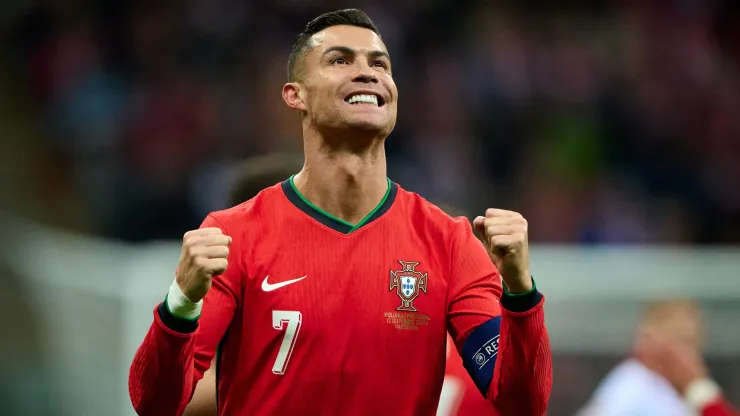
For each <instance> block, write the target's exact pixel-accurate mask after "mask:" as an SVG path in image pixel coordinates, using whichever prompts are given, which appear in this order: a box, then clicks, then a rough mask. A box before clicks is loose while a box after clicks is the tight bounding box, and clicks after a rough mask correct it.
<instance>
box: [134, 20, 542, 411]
mask: <svg viewBox="0 0 740 416" xmlns="http://www.w3.org/2000/svg"><path fill="white" fill-rule="evenodd" d="M288 62H289V64H288V68H289V70H288V74H289V82H288V83H287V84H285V85H284V87H283V92H282V96H283V100H284V101H285V103H286V104H287V105H288V107H289V108H291V109H294V110H296V112H297V113H298V114H299V115H300V121H301V124H302V127H303V145H304V158H305V161H304V167H303V169H302V170H301V171H300V172H299V173H298V174H297V175H295V176H292V177H291V178H289V179H288V180H286V181H283V182H282V183H279V184H276V185H274V186H272V187H269V188H267V189H264V190H263V191H261V192H260V193H259V194H258V195H257V196H256V197H255V198H253V199H252V200H250V201H248V202H246V203H244V204H240V205H238V206H236V207H233V208H230V209H227V210H223V211H218V212H214V213H211V214H209V216H208V217H207V218H206V219H205V221H204V222H203V224H202V226H201V228H200V229H198V230H194V231H190V232H187V233H186V234H185V236H184V238H183V250H182V255H181V258H180V264H179V267H178V268H177V271H176V273H175V280H174V281H173V283H172V285H171V286H170V290H169V292H168V294H167V296H166V297H165V300H164V302H162V303H161V304H159V305H158V306H157V307H156V308H155V310H154V322H153V323H152V325H151V327H150V329H149V332H148V333H147V335H146V337H145V338H144V341H143V343H142V344H141V346H140V347H139V349H138V350H137V353H136V355H135V357H134V360H133V363H132V366H131V371H130V375H129V392H130V396H131V400H132V403H133V405H134V408H135V409H136V411H137V412H138V413H139V414H141V415H170V414H174V415H179V414H181V413H182V412H183V410H184V409H185V407H186V405H187V403H188V402H189V401H190V399H191V397H192V394H193V390H194V387H195V385H196V384H197V382H198V380H199V379H200V378H201V377H202V376H203V373H204V372H205V371H206V370H207V369H208V368H209V366H210V363H211V361H212V360H213V358H214V357H216V362H217V365H216V374H217V379H218V411H219V413H220V414H224V415H241V414H257V415H261V414H271V415H280V414H303V415H310V414H338V413H342V414H353V415H360V414H415V415H432V414H434V413H435V412H436V409H437V405H438V402H439V396H440V392H441V389H442V382H443V378H444V367H445V346H446V342H445V339H446V336H447V331H449V332H450V334H451V335H452V338H453V340H454V344H455V347H456V350H457V351H458V353H459V354H461V356H462V357H463V363H464V364H465V366H466V368H467V369H468V372H469V374H470V376H471V377H472V379H473V380H474V381H475V384H476V387H477V388H478V390H479V391H480V392H481V393H482V394H483V395H485V396H486V398H487V400H488V402H489V403H490V404H491V405H492V407H493V408H495V409H496V410H497V411H498V413H499V414H501V415H517V416H518V415H521V416H529V415H541V414H542V413H544V411H545V409H546V407H547V403H548V400H549V394H550V390H551V386H552V362H551V352H550V345H549V339H548V336H547V330H546V328H545V323H544V309H543V303H544V297H543V296H542V294H541V293H540V292H539V291H538V290H537V287H536V285H535V282H534V279H533V278H532V277H531V275H530V271H529V250H528V244H527V223H526V221H525V220H524V218H522V216H521V215H519V214H518V213H515V212H511V211H505V210H500V209H489V210H487V211H486V213H485V216H479V217H477V218H476V219H475V221H474V222H473V226H474V228H475V230H476V231H477V232H478V234H479V236H480V238H481V240H482V241H483V244H481V241H479V240H478V239H477V238H476V237H475V235H474V233H473V231H472V230H471V227H470V222H469V221H467V220H463V219H457V220H455V219H452V218H450V217H449V216H447V215H446V214H444V213H443V212H442V211H441V210H440V209H439V208H438V207H436V206H434V205H432V204H430V203H429V202H427V201H425V200H424V199H423V198H421V197H419V196H418V195H416V194H414V193H411V192H408V191H406V190H404V189H403V188H401V187H400V186H399V185H398V184H396V183H394V182H392V181H391V180H390V179H388V178H387V176H386V160H385V147H384V145H385V139H386V138H387V137H388V135H389V134H390V132H391V131H392V130H393V127H394V126H395V122H396V112H397V100H398V91H397V89H396V86H395V83H394V81H393V77H392V69H391V68H392V67H391V60H390V57H389V54H388V51H387V49H386V47H385V44H384V43H383V41H382V39H381V38H380V36H379V34H378V30H377V28H376V27H375V25H374V24H373V23H372V21H371V20H370V19H369V17H367V15H365V14H364V13H363V12H361V11H359V10H356V9H348V10H340V11H336V12H332V13H327V14H324V15H321V16H319V17H318V18H316V19H314V20H313V21H312V22H310V23H309V24H308V25H307V26H306V28H305V30H304V31H303V33H302V34H301V35H300V36H299V37H298V39H297V40H296V42H295V44H294V48H293V51H292V52H291V54H290V56H289V59H288ZM501 279H503V286H502V283H501Z"/></svg>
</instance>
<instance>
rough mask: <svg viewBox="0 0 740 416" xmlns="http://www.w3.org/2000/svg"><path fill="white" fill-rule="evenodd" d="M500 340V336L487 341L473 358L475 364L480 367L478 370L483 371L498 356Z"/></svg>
mask: <svg viewBox="0 0 740 416" xmlns="http://www.w3.org/2000/svg"><path fill="white" fill-rule="evenodd" d="M498 340H499V336H498V335H496V336H495V337H493V338H491V339H489V340H488V341H486V342H485V343H484V344H483V345H482V346H481V347H480V348H479V349H478V350H477V351H476V352H475V353H474V354H473V356H472V357H471V358H472V360H473V362H474V363H475V364H476V365H477V366H478V370H480V369H482V368H483V366H485V365H486V364H488V362H489V361H491V360H492V359H494V358H495V357H496V354H498Z"/></svg>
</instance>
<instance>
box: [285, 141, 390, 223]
mask: <svg viewBox="0 0 740 416" xmlns="http://www.w3.org/2000/svg"><path fill="white" fill-rule="evenodd" d="M360 140H362V139H360ZM337 142H338V141H337ZM341 142H343V143H348V142H349V143H351V142H352V141H351V139H349V140H347V139H345V140H342V141H341ZM304 147H305V154H306V162H305V165H304V167H303V169H302V170H301V172H300V173H298V174H297V175H296V176H295V177H294V178H293V183H294V184H295V186H296V188H298V191H299V192H300V193H301V194H302V195H303V196H304V197H305V198H306V199H308V200H309V201H311V203H313V204H314V205H316V206H317V207H319V208H321V209H322V210H324V211H326V212H327V213H329V214H331V215H333V216H335V217H337V218H339V219H342V220H344V221H346V222H348V223H350V224H357V223H359V222H360V221H362V220H363V219H364V218H365V217H366V216H367V215H368V214H369V213H370V212H371V211H372V210H373V209H375V207H377V206H378V204H379V203H380V201H381V200H382V199H383V197H384V196H385V193H386V191H387V190H388V180H387V179H386V177H387V173H386V172H387V171H386V160H385V147H384V140H379V139H373V140H369V141H367V142H366V145H365V146H362V147H361V148H359V149H358V148H357V146H347V145H342V146H335V145H333V144H332V141H329V140H324V139H323V138H319V137H306V139H305V140H304Z"/></svg>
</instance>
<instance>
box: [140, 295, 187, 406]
mask: <svg viewBox="0 0 740 416" xmlns="http://www.w3.org/2000/svg"><path fill="white" fill-rule="evenodd" d="M196 327H197V323H196V321H187V320H181V319H178V318H175V317H174V316H172V315H171V314H169V312H168V311H167V309H166V307H165V306H164V303H163V304H161V305H160V306H159V307H158V308H157V309H155V311H154V322H153V323H152V325H151V327H150V328H149V332H148V333H147V335H146V337H145V338H144V342H143V343H142V344H141V346H140V347H139V349H138V350H137V352H136V355H135V356H134V360H133V363H132V364H131V369H130V372H129V395H130V397H131V403H132V404H133V406H134V409H136V412H137V413H138V414H139V415H142V416H145V415H164V414H167V415H179V414H181V413H182V411H183V409H184V408H185V406H186V405H187V403H188V402H189V401H190V397H191V396H192V393H193V389H194V385H195V383H196V380H197V378H196V371H195V367H194V345H195V332H194V331H195V328H196Z"/></svg>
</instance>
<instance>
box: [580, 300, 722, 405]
mask: <svg viewBox="0 0 740 416" xmlns="http://www.w3.org/2000/svg"><path fill="white" fill-rule="evenodd" d="M702 344H703V321H702V315H701V311H700V309H699V307H698V305H697V304H696V303H695V302H693V301H689V300H681V299H679V300H661V301H655V302H651V303H650V304H648V306H647V308H646V309H645V312H644V314H643V316H642V319H641V321H640V324H639V326H638V331H637V337H636V341H635V349H634V356H633V357H632V358H630V359H627V360H625V361H624V362H622V363H621V364H620V365H619V366H617V367H616V368H615V369H614V370H612V372H611V373H610V374H609V375H608V376H607V377H606V379H605V380H604V381H603V382H602V383H601V385H600V386H599V387H598V388H597V389H596V392H595V393H594V397H593V398H592V399H591V401H590V402H589V404H588V405H587V406H586V407H585V408H584V410H583V411H582V412H581V415H582V416H608V415H627V414H629V415H635V416H640V415H645V416H661V415H666V416H682V415H687V416H688V415H691V414H694V413H695V411H696V410H701V409H702V408H703V407H707V405H709V404H710V403H715V402H717V400H718V399H719V397H720V396H719V394H718V393H719V390H718V389H717V388H716V386H715V385H714V384H713V383H711V382H707V381H706V380H704V381H702V382H699V381H700V379H704V377H700V376H701V373H696V374H695V375H696V377H689V379H682V377H681V374H685V372H684V371H681V370H682V364H681V361H679V360H678V359H679V358H680V356H679V355H680V353H681V352H683V351H695V352H697V354H698V351H700V350H701V348H702ZM672 345H675V346H681V347H680V348H679V349H678V350H676V349H675V348H673V347H671V346H672ZM675 352H678V353H679V354H674V353H675ZM684 358H687V359H688V358H690V357H684ZM694 358H695V357H694ZM691 381H697V382H699V383H697V384H695V385H694V387H693V390H692V392H691V394H690V395H688V396H683V395H682V394H680V393H679V392H678V391H677V390H676V387H678V388H679V389H680V390H679V391H680V392H681V393H685V392H688V390H687V389H686V388H687V387H688V386H689V384H690V382H691ZM709 415H712V413H709V414H707V416H709ZM715 415H716V414H715Z"/></svg>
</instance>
